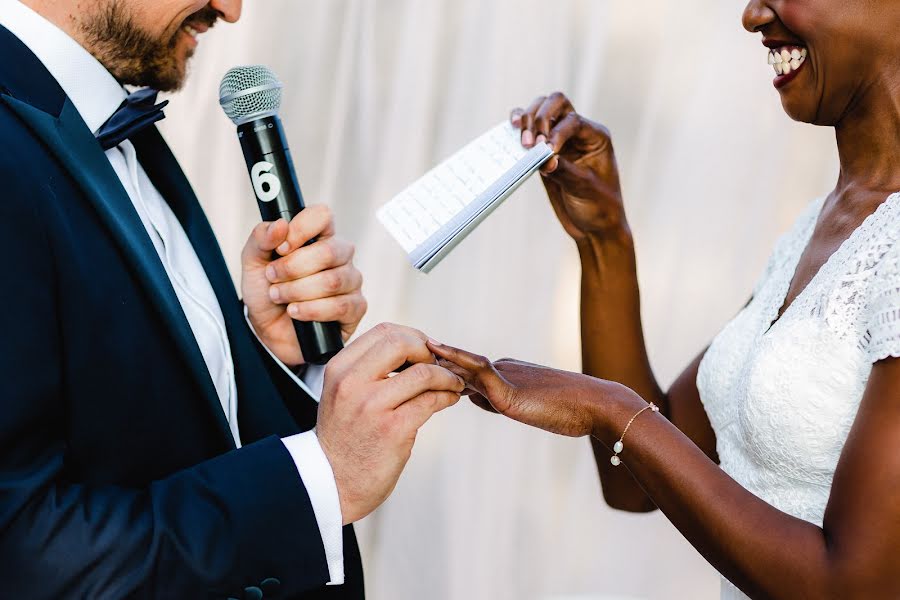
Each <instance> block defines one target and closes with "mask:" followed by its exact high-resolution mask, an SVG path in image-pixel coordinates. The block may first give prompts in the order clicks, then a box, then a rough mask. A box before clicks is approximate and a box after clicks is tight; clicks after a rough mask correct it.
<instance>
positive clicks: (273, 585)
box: [259, 577, 281, 594]
mask: <svg viewBox="0 0 900 600" xmlns="http://www.w3.org/2000/svg"><path fill="white" fill-rule="evenodd" d="M259 587H261V588H262V590H263V592H265V593H266V594H274V593H276V592H277V591H278V588H280V587H281V582H280V581H279V580H277V579H275V578H274V577H269V578H268V579H263V580H262V583H260V584H259Z"/></svg>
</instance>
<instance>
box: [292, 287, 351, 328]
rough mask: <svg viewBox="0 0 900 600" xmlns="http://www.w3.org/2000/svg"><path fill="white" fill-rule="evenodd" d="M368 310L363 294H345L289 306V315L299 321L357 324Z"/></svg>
mask: <svg viewBox="0 0 900 600" xmlns="http://www.w3.org/2000/svg"><path fill="white" fill-rule="evenodd" d="M367 308H368V306H367V304H366V299H365V298H364V297H363V295H362V294H361V293H353V294H343V295H340V296H332V297H330V298H319V299H317V300H308V301H306V302H292V303H291V304H288V308H287V311H288V314H289V315H290V316H291V318H292V319H295V320H297V321H306V322H317V323H330V322H332V321H337V322H338V323H357V322H358V321H360V320H361V319H362V317H363V315H364V314H365V312H366V309H367Z"/></svg>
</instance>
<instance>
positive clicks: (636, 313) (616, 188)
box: [513, 93, 717, 512]
mask: <svg viewBox="0 0 900 600" xmlns="http://www.w3.org/2000/svg"><path fill="white" fill-rule="evenodd" d="M513 124H514V125H516V126H518V127H520V128H521V129H522V141H523V144H524V145H525V146H526V147H527V146H532V145H533V144H534V143H537V142H540V141H545V140H546V141H547V142H548V143H549V144H550V145H551V146H553V148H554V149H555V150H556V151H557V156H556V157H555V158H554V159H552V160H551V162H550V163H548V165H547V166H546V167H545V168H544V170H543V171H542V174H543V176H544V185H545V187H546V189H547V195H548V196H549V198H550V202H551V204H552V206H553V208H554V211H555V212H556V215H557V217H558V218H559V220H560V223H561V224H562V226H563V228H564V229H565V230H566V232H567V233H568V234H569V235H570V236H571V237H572V238H573V239H574V240H575V243H576V245H577V246H578V252H579V255H580V257H581V267H582V274H581V339H582V365H583V366H582V370H583V371H584V373H586V374H588V375H592V376H594V377H599V378H602V379H608V380H610V381H616V382H619V383H621V384H623V385H625V386H627V387H630V388H631V389H633V390H635V391H636V392H638V393H639V394H640V395H641V396H643V397H644V398H646V399H647V400H648V401H653V402H655V403H656V404H657V405H658V406H660V407H661V409H662V412H663V414H665V415H666V416H667V417H669V419H670V420H671V422H672V423H674V424H675V426H676V427H678V428H679V429H681V430H682V431H683V432H684V433H685V434H686V435H687V436H688V437H690V438H691V439H692V440H693V441H694V443H695V444H697V446H699V447H700V448H702V449H703V451H704V452H705V453H706V454H707V455H708V456H709V457H710V458H712V459H713V460H717V457H716V440H715V434H714V433H713V430H712V427H710V425H709V420H708V419H707V416H706V413H705V411H704V409H703V405H702V403H701V402H700V395H699V393H698V391H697V385H696V379H697V369H698V368H699V364H700V359H701V358H702V355H701V356H699V357H697V359H696V360H695V361H694V362H693V363H691V364H690V365H689V366H688V367H687V369H686V370H685V372H684V373H683V374H682V376H681V377H679V378H678V380H677V381H676V382H675V384H674V385H672V386H671V388H670V389H669V390H668V391H664V390H662V389H661V388H660V386H659V384H658V383H657V381H656V377H655V376H654V374H653V370H652V369H651V367H650V362H649V359H648V357H647V350H646V347H645V344H644V333H643V327H642V324H641V307H640V293H639V290H638V280H637V268H636V264H635V253H634V244H633V239H632V235H631V230H630V228H629V227H628V224H627V221H626V218H625V209H624V204H623V201H622V192H621V186H620V185H619V174H618V166H617V164H616V159H615V153H614V150H613V146H612V140H611V139H610V135H609V131H608V130H607V129H606V128H605V127H603V126H602V125H599V124H597V123H594V122H592V121H589V120H587V119H585V118H584V117H582V116H580V115H579V114H578V113H576V112H575V109H574V107H573V106H572V104H571V102H569V100H568V99H567V98H566V97H565V96H564V95H563V94H560V93H556V94H551V95H550V96H548V97H541V98H538V99H537V100H535V101H534V102H533V103H532V104H531V106H530V107H529V108H528V109H526V110H516V111H513ZM593 448H594V455H595V458H596V460H597V468H598V471H599V473H600V480H601V483H602V489H603V495H604V498H605V499H606V501H607V503H608V504H609V505H610V506H612V507H614V508H618V509H622V510H628V511H633V512H646V511H651V510H654V508H655V506H654V504H653V502H652V501H650V499H649V498H648V497H647V495H646V494H645V493H644V491H643V490H642V489H641V488H640V486H638V485H637V484H636V483H635V481H634V479H633V478H632V477H631V476H630V474H629V473H628V472H627V471H625V470H623V469H614V468H612V466H611V465H610V464H609V452H608V450H606V448H603V447H602V446H601V445H599V444H597V443H596V442H595V443H594V444H593Z"/></svg>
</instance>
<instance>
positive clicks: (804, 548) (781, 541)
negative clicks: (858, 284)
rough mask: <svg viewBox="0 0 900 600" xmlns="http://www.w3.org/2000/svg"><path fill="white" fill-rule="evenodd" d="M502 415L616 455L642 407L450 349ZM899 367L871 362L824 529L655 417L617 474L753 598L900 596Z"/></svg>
mask: <svg viewBox="0 0 900 600" xmlns="http://www.w3.org/2000/svg"><path fill="white" fill-rule="evenodd" d="M432 351H434V352H435V353H436V354H438V355H439V356H441V357H442V358H445V359H446V360H449V361H452V362H454V363H455V364H457V365H459V366H460V372H461V373H465V374H466V376H467V377H468V381H469V382H470V387H471V388H472V389H477V390H478V391H479V392H480V393H481V394H482V395H484V397H485V398H487V399H488V400H489V401H490V402H491V404H492V405H493V406H494V408H495V409H497V410H498V412H500V413H502V414H505V415H507V416H509V417H511V418H513V419H516V420H519V421H521V422H523V423H527V424H530V425H533V426H536V427H540V428H542V429H546V430H548V431H551V432H555V433H561V434H564V435H572V436H579V435H588V434H590V435H593V436H594V438H596V439H597V440H598V441H599V442H600V443H602V444H603V446H604V447H606V448H610V447H611V446H612V445H613V444H614V443H615V442H616V440H618V439H619V437H620V436H621V435H622V432H623V431H624V429H625V426H626V424H627V423H628V421H629V419H631V418H632V417H633V416H634V415H635V414H636V413H637V412H638V411H639V410H641V409H642V408H644V407H646V406H647V404H646V402H645V401H644V400H643V399H642V398H640V397H639V396H638V395H637V394H636V393H634V392H633V391H632V390H629V389H628V388H625V387H623V386H621V385H619V384H615V383H611V382H607V381H601V380H597V379H593V378H591V377H587V376H585V375H580V374H574V373H565V372H563V371H557V370H554V369H548V368H545V367H538V366H534V365H526V364H524V363H519V362H516V361H499V362H498V363H495V364H492V363H491V362H490V361H488V360H487V359H485V358H483V357H479V356H476V355H472V354H469V353H466V352H463V351H460V350H456V349H453V348H448V347H446V346H434V347H433V348H432ZM898 448H900V359H888V360H885V361H881V362H879V363H876V365H875V366H874V367H873V369H872V374H871V376H870V378H869V382H868V385H867V388H866V391H865V394H864V396H863V399H862V402H861V404H860V408H859V412H858V414H857V417H856V420H855V422H854V425H853V427H852V429H851V432H850V435H849V437H848V439H847V442H846V444H845V446H844V450H843V452H842V455H841V459H840V462H839V463H838V467H837V472H836V474H835V477H834V481H833V485H832V489H831V496H830V499H829V502H828V506H827V509H826V512H825V522H824V525H823V527H818V526H816V525H813V524H811V523H808V522H806V521H803V520H801V519H797V518H795V517H792V516H790V515H787V514H785V513H784V512H781V511H780V510H778V509H776V508H774V507H772V506H771V505H769V504H767V503H766V502H764V501H763V500H761V499H760V498H758V497H756V496H755V495H753V494H752V493H751V492H749V491H748V490H746V489H745V488H743V487H742V486H741V485H740V484H738V483H737V482H736V481H734V480H733V479H732V478H731V477H729V476H728V475H727V474H726V473H725V472H724V471H722V470H721V469H720V468H719V467H718V466H717V465H716V464H715V463H714V462H713V461H712V460H710V458H709V456H707V454H706V453H705V452H703V450H701V449H700V448H699V447H697V445H696V444H694V443H693V442H692V441H691V440H690V439H689V438H688V437H687V436H686V435H685V434H684V433H683V432H681V431H680V430H679V429H678V428H677V427H675V426H674V425H673V424H672V423H671V422H670V421H669V420H668V419H666V418H665V417H664V416H663V415H661V414H659V413H654V412H652V411H645V412H644V413H643V414H641V415H640V416H639V417H638V418H637V419H636V420H635V421H634V422H633V423H632V426H631V428H630V429H629V431H628V436H627V438H626V440H625V448H624V450H623V451H622V453H621V458H622V466H620V467H618V468H619V469H622V468H623V467H624V468H627V469H628V471H629V472H630V473H631V475H632V476H633V477H634V479H635V481H637V483H638V484H639V485H640V486H641V488H642V489H643V490H644V491H645V492H646V494H647V496H648V497H649V498H650V500H652V501H653V503H654V504H655V505H656V506H657V507H659V509H660V510H662V511H663V513H665V514H666V516H667V517H668V518H669V520H670V521H672V523H673V524H674V525H675V526H676V527H677V528H678V529H679V531H681V533H682V534H683V535H684V536H685V537H686V538H687V539H688V541H690V542H691V544H692V545H693V546H694V547H695V548H696V549H697V550H698V551H699V552H700V553H701V554H703V556H704V557H705V558H706V559H707V560H708V561H709V562H710V563H711V564H712V565H713V566H714V567H715V568H716V569H718V570H719V572H721V573H722V574H723V575H725V576H726V577H727V578H728V579H729V580H730V581H732V582H733V583H734V584H735V585H737V586H738V587H739V588H741V589H742V590H743V591H744V592H745V593H747V594H748V595H750V596H751V597H753V598H786V599H791V600H794V599H797V598H815V599H829V598H834V599H841V600H853V599H857V598H859V599H866V600H869V599H880V598H885V599H887V598H900V452H898Z"/></svg>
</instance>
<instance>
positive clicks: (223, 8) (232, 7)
mask: <svg viewBox="0 0 900 600" xmlns="http://www.w3.org/2000/svg"><path fill="white" fill-rule="evenodd" d="M241 4H242V0H212V1H211V2H210V3H209V6H210V7H212V8H214V9H215V10H217V11H218V12H219V14H221V15H222V19H223V20H225V21H227V22H229V23H236V22H237V21H238V19H240V18H241Z"/></svg>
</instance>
